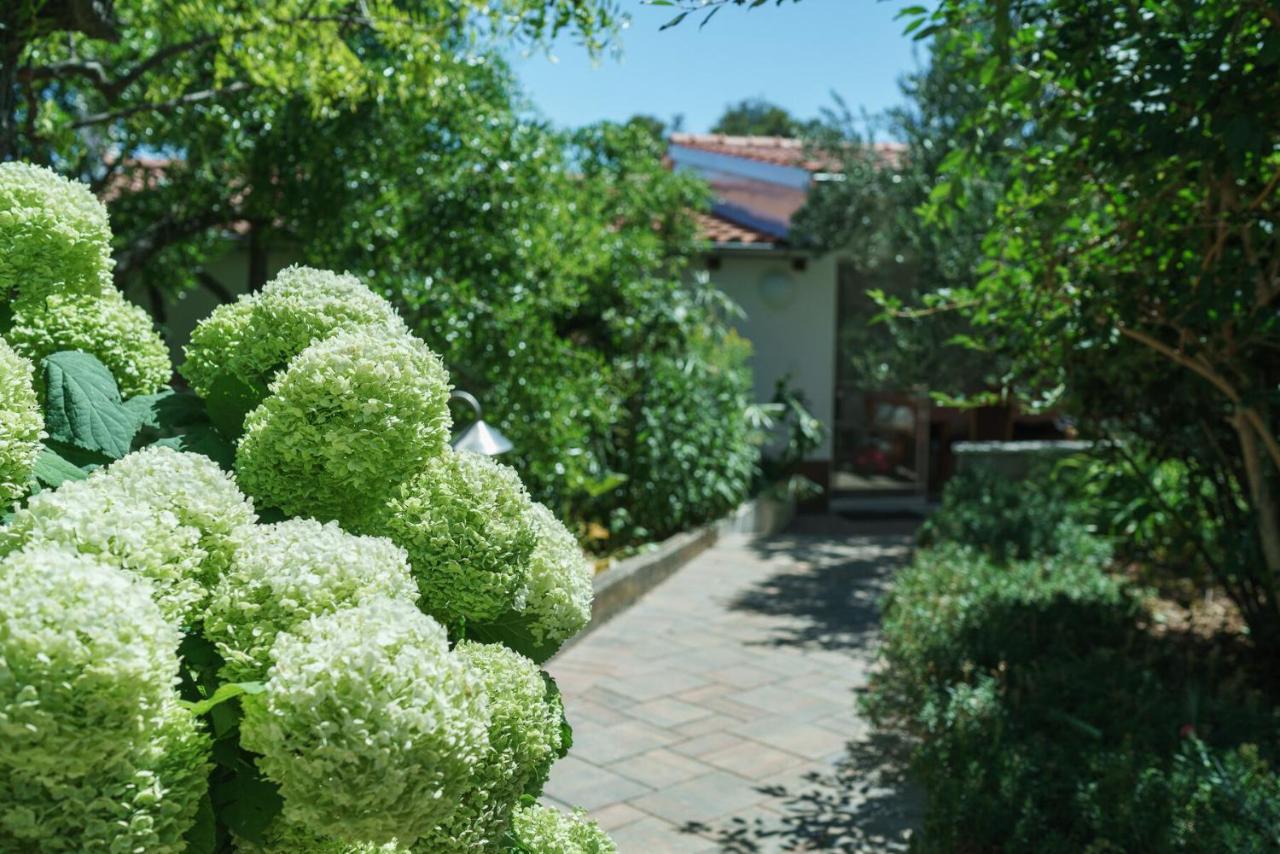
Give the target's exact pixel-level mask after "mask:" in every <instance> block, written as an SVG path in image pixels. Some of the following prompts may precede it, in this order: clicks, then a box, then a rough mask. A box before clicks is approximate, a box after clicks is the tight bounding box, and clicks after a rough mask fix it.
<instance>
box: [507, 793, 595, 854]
mask: <svg viewBox="0 0 1280 854" xmlns="http://www.w3.org/2000/svg"><path fill="white" fill-rule="evenodd" d="M511 840H512V844H511V845H509V846H508V850H509V851H511V852H519V854H614V852H616V851H617V850H618V846H616V845H614V844H613V840H612V839H610V838H609V836H608V834H606V833H605V832H604V831H603V830H601V829H600V826H599V825H598V824H596V823H595V822H594V821H592V820H591V819H589V818H587V815H586V813H585V812H583V811H581V810H579V811H577V812H575V813H573V814H572V815H569V814H566V813H562V812H560V811H559V810H555V809H551V808H550V807H544V806H542V805H541V804H530V805H529V806H522V807H519V808H517V809H516V811H515V815H514V816H512V820H511Z"/></svg>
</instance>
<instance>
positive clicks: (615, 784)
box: [545, 756, 651, 810]
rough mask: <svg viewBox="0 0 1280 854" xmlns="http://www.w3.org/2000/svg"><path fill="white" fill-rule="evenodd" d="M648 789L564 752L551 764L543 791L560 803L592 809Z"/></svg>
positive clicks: (625, 799)
mask: <svg viewBox="0 0 1280 854" xmlns="http://www.w3.org/2000/svg"><path fill="white" fill-rule="evenodd" d="M650 791H651V790H650V789H649V787H648V786H646V785H644V784H643V783H637V782H636V781H635V780H630V779H628V778H626V777H622V776H620V775H618V774H614V773H613V772H612V771H608V770H605V769H604V768H600V767H599V766H596V765H593V764H591V763H590V762H584V761H583V760H581V759H576V758H574V757H573V756H566V757H565V758H564V759H561V760H560V761H559V762H557V763H556V764H555V765H554V766H553V767H552V769H551V779H550V780H548V781H547V787H546V790H545V794H546V796H548V797H551V798H554V799H556V800H557V801H560V802H561V803H564V804H569V805H572V806H575V807H582V808H583V809H586V810H596V809H600V808H601V807H607V806H610V805H611V804H618V803H622V802H623V801H629V800H632V799H634V798H637V797H639V796H641V795H644V794H646V793H649V792H650Z"/></svg>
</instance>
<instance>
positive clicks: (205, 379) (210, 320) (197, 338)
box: [181, 266, 407, 399]
mask: <svg viewBox="0 0 1280 854" xmlns="http://www.w3.org/2000/svg"><path fill="white" fill-rule="evenodd" d="M360 329H367V330H370V331H373V332H382V333H387V334H392V335H402V334H407V330H406V327H405V325H404V321H402V320H401V319H400V316H399V315H397V314H396V312H395V309H394V308H393V307H392V306H391V303H389V302H388V301H387V300H385V299H383V298H382V297H380V296H378V295H377V294H375V293H374V292H373V291H371V290H370V289H369V288H368V287H367V286H366V285H365V284H364V283H363V282H361V281H360V280H359V279H358V278H356V277H355V276H353V275H351V274H350V273H334V272H331V271H329V270H317V269H315V268H313V267H302V266H294V267H288V268H286V269H284V270H281V271H280V272H279V273H277V274H276V276H275V278H274V279H272V280H271V281H270V282H268V283H267V284H266V286H265V287H263V289H262V290H261V291H259V292H257V293H254V294H248V295H245V296H243V297H241V298H240V299H238V300H236V301H235V302H234V303H231V304H229V305H224V306H219V307H218V308H216V309H214V311H213V313H211V314H210V315H209V316H208V317H207V318H205V319H204V320H202V321H201V322H200V324H199V325H198V326H196V328H195V331H194V332H192V334H191V343H190V344H188V345H187V347H186V362H185V363H184V364H183V365H182V368H181V370H182V375H183V376H184V377H186V378H187V380H188V381H189V382H190V383H191V387H192V388H194V389H195V390H196V392H197V393H198V394H200V395H201V396H208V394H209V390H210V389H211V388H212V387H213V384H214V382H215V381H216V380H217V379H218V378H219V377H227V378H230V379H233V380H235V381H236V382H237V383H239V384H241V385H243V386H244V387H246V388H248V389H251V390H252V391H253V392H254V393H256V395H257V396H258V398H259V399H261V398H262V397H265V396H266V394H267V389H268V387H269V385H270V383H271V380H272V378H273V377H274V376H275V375H276V374H277V373H278V372H279V371H281V370H283V369H284V367H285V366H286V365H288V364H289V362H290V361H291V360H292V359H293V357H294V356H296V355H298V354H299V353H301V352H302V351H303V350H305V349H306V348H307V347H309V346H310V345H311V344H312V343H314V342H316V341H320V340H323V339H325V338H330V337H332V336H334V335H337V334H339V333H342V332H353V331H356V330H360Z"/></svg>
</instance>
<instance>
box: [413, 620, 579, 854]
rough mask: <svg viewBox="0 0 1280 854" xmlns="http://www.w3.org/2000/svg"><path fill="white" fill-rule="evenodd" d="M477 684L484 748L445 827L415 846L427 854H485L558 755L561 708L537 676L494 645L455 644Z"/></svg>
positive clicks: (530, 665)
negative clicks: (483, 701)
mask: <svg viewBox="0 0 1280 854" xmlns="http://www.w3.org/2000/svg"><path fill="white" fill-rule="evenodd" d="M454 654H455V655H457V656H458V657H459V658H461V659H462V660H463V661H464V662H465V663H466V665H467V666H468V667H469V668H470V669H471V672H472V673H473V674H475V676H476V677H477V678H478V679H479V680H480V682H481V684H482V685H483V686H484V691H485V695H486V697H487V698H488V705H489V749H488V751H486V752H485V754H484V756H483V757H482V758H481V760H480V763H479V765H477V766H476V770H475V774H474V776H473V777H472V780H471V783H470V786H469V788H468V789H467V791H466V793H465V794H464V795H463V796H462V802H461V803H460V804H459V806H458V809H457V811H456V812H455V813H454V814H453V817H452V818H450V819H449V821H448V822H446V823H445V824H443V825H441V826H440V827H437V828H436V829H435V831H433V832H432V833H431V834H430V835H429V836H428V837H426V838H425V839H423V840H421V842H420V843H419V847H421V848H422V849H423V850H426V851H439V852H442V854H443V852H463V851H491V850H493V849H494V848H495V847H496V846H497V844H498V843H499V842H500V841H501V840H502V837H503V835H504V834H505V833H506V832H507V829H508V827H509V826H510V823H511V812H512V810H513V809H514V808H515V807H516V805H517V804H518V803H519V801H520V797H521V795H525V794H529V795H535V796H536V795H538V794H540V793H541V791H542V786H543V784H545V783H546V781H547V775H548V774H549V773H550V772H551V764H552V763H553V762H555V761H556V759H558V758H559V757H560V756H561V755H563V753H564V750H563V748H564V733H563V730H562V725H563V723H564V707H563V705H562V704H561V702H560V695H559V693H557V692H552V691H549V690H548V684H547V682H546V681H545V680H544V679H543V676H542V671H540V670H539V669H538V665H536V664H534V663H533V662H532V661H530V660H529V659H527V658H525V657H524V656H522V655H520V654H518V653H516V652H512V651H511V650H509V649H507V648H506V647H504V646H502V645H501V644H481V643H474V642H472V641H462V642H460V643H459V644H458V645H457V646H456V647H455V648H454Z"/></svg>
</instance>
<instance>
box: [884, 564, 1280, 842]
mask: <svg viewBox="0 0 1280 854" xmlns="http://www.w3.org/2000/svg"><path fill="white" fill-rule="evenodd" d="M1138 597H1139V593H1138V591H1134V590H1132V589H1131V588H1130V587H1129V586H1128V585H1127V584H1126V583H1125V582H1124V581H1123V580H1121V579H1119V578H1117V577H1115V576H1112V575H1109V574H1108V573H1107V572H1105V571H1104V569H1103V568H1102V564H1101V563H1100V562H1099V561H1080V560H1078V559H1077V558H1076V557H1075V556H1073V555H1057V556H1053V557H1047V558H1040V559H1036V560H1027V561H1013V562H1009V563H1004V562H998V561H996V560H994V559H992V558H991V557H989V556H988V555H985V554H983V553H981V552H979V551H976V550H974V549H970V548H965V547H961V546H956V545H948V546H940V547H938V548H935V549H929V550H924V551H922V552H920V553H919V554H918V555H917V557H916V559H915V561H914V562H913V564H912V565H911V566H909V567H908V568H906V569H904V570H903V571H902V572H901V573H900V574H899V577H898V582H897V584H896V586H895V589H894V590H893V592H892V594H891V596H890V598H889V600H888V601H887V605H886V609H885V622H884V630H885V641H886V643H885V647H884V649H883V651H882V657H883V664H884V669H883V671H882V672H881V673H878V674H877V676H876V678H875V680H874V682H873V685H872V688H871V690H870V691H869V693H868V695H867V697H866V698H865V703H866V707H867V709H868V711H869V712H870V713H871V714H872V716H873V717H874V718H875V719H876V720H877V721H879V722H880V723H881V724H884V725H896V726H901V727H904V728H905V729H906V730H907V731H908V732H910V733H912V734H913V735H915V736H916V737H917V738H918V747H917V749H916V752H915V757H914V767H915V770H916V773H917V775H918V777H919V779H920V781H921V782H922V784H923V786H924V788H925V789H926V791H927V795H928V802H929V810H928V813H927V816H926V820H925V827H924V835H923V838H922V839H921V840H920V846H921V849H922V850H925V851H940V852H941V851H956V850H976V851H985V850H1007V851H1037V852H1062V854H1066V852H1075V851H1084V850H1089V851H1098V852H1102V851H1133V850H1145V851H1205V852H1208V851H1217V850H1245V851H1248V850H1258V851H1261V850H1271V849H1270V848H1269V846H1270V845H1271V844H1272V841H1274V840H1275V838H1276V837H1275V830H1276V827H1277V824H1276V817H1277V816H1278V815H1280V811H1277V810H1276V809H1275V808H1274V807H1273V806H1272V803H1273V802H1272V801H1268V800H1266V799H1265V798H1258V797H1255V798H1251V799H1245V800H1241V799H1239V798H1236V797H1235V796H1234V795H1232V794H1231V793H1232V791H1233V787H1236V788H1238V787H1240V786H1241V785H1242V784H1243V783H1244V781H1252V782H1251V783H1250V785H1252V786H1255V787H1261V791H1264V792H1270V791H1274V790H1275V788H1276V786H1278V785H1280V778H1277V777H1276V776H1275V774H1274V773H1272V772H1271V771H1270V770H1269V769H1268V767H1267V766H1266V764H1265V763H1264V762H1262V761H1261V760H1259V759H1258V758H1257V754H1256V753H1251V752H1250V751H1249V750H1248V749H1244V750H1243V751H1237V750H1234V747H1235V745H1237V744H1239V742H1240V741H1241V740H1242V739H1247V738H1249V737H1251V735H1252V736H1256V737H1262V738H1269V737H1270V736H1269V734H1270V733H1271V732H1273V730H1274V726H1275V723H1276V717H1275V715H1274V713H1273V712H1272V711H1271V710H1270V706H1269V705H1267V704H1266V703H1264V702H1261V701H1260V699H1259V697H1258V696H1257V695H1256V694H1254V693H1251V692H1249V691H1248V690H1244V689H1241V688H1239V687H1238V686H1235V685H1233V684H1232V683H1231V682H1230V681H1229V680H1227V679H1224V678H1220V677H1219V678H1217V679H1214V678H1210V676H1207V675H1205V674H1199V673H1194V674H1191V675H1188V674H1186V673H1185V672H1184V670H1185V666H1184V663H1183V654H1182V653H1178V652H1177V651H1171V650H1168V649H1166V648H1165V647H1164V646H1162V645H1161V643H1160V642H1158V641H1157V640H1156V639H1155V638H1153V636H1152V635H1151V634H1150V633H1149V632H1148V631H1147V630H1146V627H1145V621H1146V619H1147V618H1146V614H1145V612H1144V610H1143V608H1142V607H1141V606H1140V604H1139V602H1138ZM1189 726H1191V727H1194V731H1195V732H1199V733H1203V735H1204V737H1205V738H1206V739H1207V740H1208V742H1209V743H1210V744H1212V745H1213V747H1212V748H1208V747H1206V748H1204V749H1203V751H1201V752H1198V753H1197V752H1195V750H1199V748H1196V749H1195V750H1193V749H1192V748H1191V747H1187V746H1186V745H1185V743H1186V742H1187V741H1188V739H1187V738H1186V737H1185V736H1186V735H1187V733H1189V732H1190V731H1191V730H1190V729H1188V727H1189ZM1197 757H1198V758H1197ZM1193 759H1194V760H1195V761H1194V762H1193V761H1192V760H1193ZM1233 804H1239V806H1240V809H1236V808H1235V806H1233ZM1246 807H1247V809H1246ZM1209 840H1220V841H1223V842H1225V841H1228V840H1230V841H1231V842H1232V845H1231V846H1229V847H1228V848H1221V847H1215V844H1212V843H1210V842H1209Z"/></svg>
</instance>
